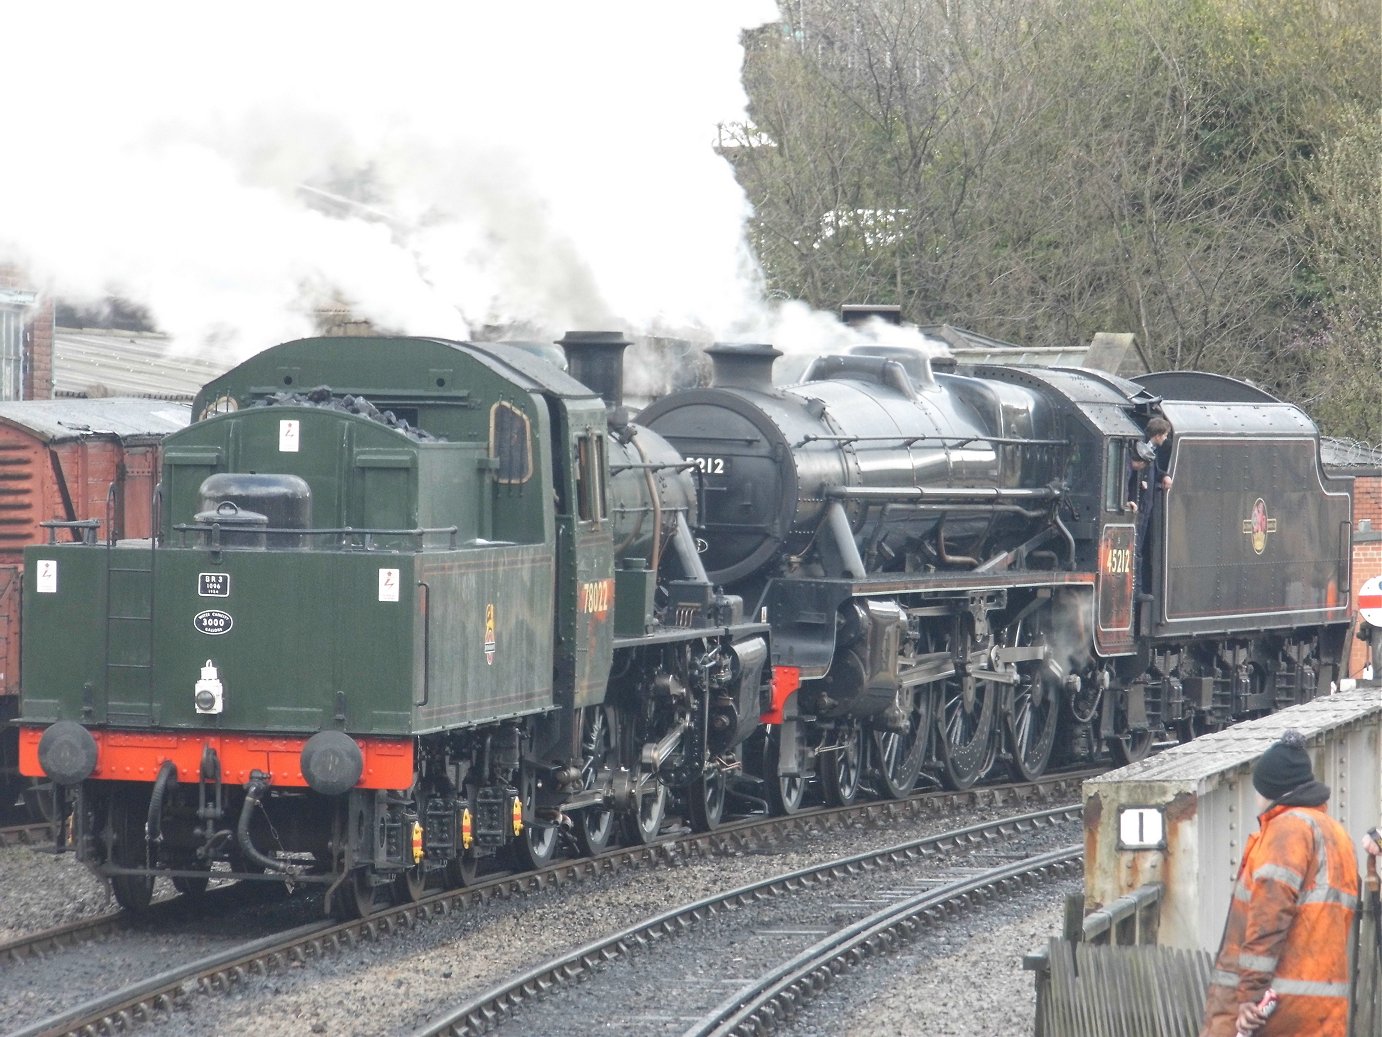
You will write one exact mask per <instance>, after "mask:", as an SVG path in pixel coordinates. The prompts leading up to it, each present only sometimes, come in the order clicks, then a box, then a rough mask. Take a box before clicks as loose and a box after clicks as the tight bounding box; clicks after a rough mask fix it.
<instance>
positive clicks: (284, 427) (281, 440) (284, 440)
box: [278, 418, 298, 454]
mask: <svg viewBox="0 0 1382 1037" xmlns="http://www.w3.org/2000/svg"><path fill="white" fill-rule="evenodd" d="M278 452H279V453H281V454H296V453H297V452H298V421H297V418H285V419H284V420H282V421H280V422H279V423H278Z"/></svg>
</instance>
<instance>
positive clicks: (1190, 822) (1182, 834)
mask: <svg viewBox="0 0 1382 1037" xmlns="http://www.w3.org/2000/svg"><path fill="white" fill-rule="evenodd" d="M1290 728H1295V729H1296V730H1298V731H1300V732H1301V733H1302V734H1304V735H1305V737H1306V740H1307V743H1308V745H1309V749H1310V756H1311V759H1312V763H1313V766H1314V770H1315V776H1316V777H1317V778H1318V779H1319V780H1320V781H1323V782H1325V783H1326V784H1327V785H1329V786H1330V788H1331V789H1332V790H1333V794H1332V795H1331V797H1330V800H1329V812H1330V813H1331V814H1332V815H1333V816H1334V817H1336V818H1338V820H1339V821H1340V822H1341V823H1343V825H1344V826H1345V827H1346V828H1347V829H1348V831H1349V833H1350V834H1352V835H1353V836H1354V838H1355V841H1356V842H1358V844H1359V847H1360V854H1361V843H1362V839H1361V836H1362V834H1363V832H1365V831H1366V830H1367V829H1368V828H1369V827H1371V826H1373V825H1375V824H1377V823H1378V820H1379V818H1380V817H1382V769H1379V758H1382V754H1379V741H1380V740H1382V688H1379V687H1375V686H1373V687H1358V688H1355V689H1353V690H1351V691H1346V692H1341V693H1339V694H1337V695H1331V696H1328V697H1325V698H1320V699H1316V700H1315V701H1313V702H1309V703H1306V704H1304V705H1300V706H1293V707H1291V708H1289V709H1285V710H1282V711H1280V712H1278V713H1274V714H1272V715H1271V716H1267V717H1262V718H1261V719H1259V720H1252V721H1248V722H1246V723H1242V724H1237V725H1235V726H1233V727H1231V728H1229V729H1228V730H1226V731H1221V732H1218V733H1215V734H1210V735H1204V736H1202V737H1200V738H1197V739H1195V740H1194V741H1193V742H1189V743H1187V744H1185V745H1180V746H1176V747H1174V748H1172V749H1168V750H1167V751H1165V752H1162V753H1159V754H1157V755H1156V756H1152V757H1149V758H1148V759H1146V760H1143V761H1141V762H1140V763H1135V764H1132V765H1130V766H1128V767H1123V768H1120V769H1119V770H1115V771H1110V772H1109V773H1107V774H1103V775H1100V776H1099V777H1097V778H1092V779H1090V780H1089V781H1086V782H1085V783H1084V797H1085V808H1084V824H1085V906H1086V909H1087V910H1094V909H1097V908H1100V907H1102V906H1105V905H1109V904H1112V903H1113V902H1114V901H1116V900H1117V899H1118V898H1119V897H1121V896H1124V895H1126V894H1130V893H1132V892H1133V891H1135V890H1137V889H1138V888H1139V887H1142V886H1144V885H1146V884H1148V883H1159V884H1161V885H1162V886H1163V887H1164V889H1163V895H1162V903H1161V918H1160V926H1159V932H1158V939H1157V942H1158V943H1159V944H1160V945H1161V946H1164V947H1181V948H1186V949H1199V950H1207V951H1211V952H1212V951H1214V950H1215V949H1216V948H1217V947H1218V943H1219V937H1220V935H1221V934H1222V932H1223V926H1224V919H1225V917H1226V916H1227V914H1228V901H1229V896H1230V894H1231V892H1232V888H1233V880H1234V877H1235V876H1236V874H1237V870H1238V865H1239V861H1240V859H1241V856H1242V853H1243V848H1244V845H1245V844H1246V842H1247V839H1248V837H1249V836H1250V835H1251V834H1252V833H1253V832H1254V831H1256V830H1257V816H1256V813H1257V812H1256V798H1255V797H1256V794H1255V792H1254V790H1253V787H1252V765H1253V763H1254V762H1255V761H1256V760H1257V758H1258V757H1259V756H1261V755H1262V753H1263V752H1264V751H1265V750H1266V748H1267V747H1268V746H1269V745H1271V744H1272V743H1273V742H1275V741H1276V740H1277V739H1278V738H1280V737H1281V734H1282V733H1283V732H1284V731H1286V730H1288V729H1290ZM1360 859H1361V858H1360Z"/></svg>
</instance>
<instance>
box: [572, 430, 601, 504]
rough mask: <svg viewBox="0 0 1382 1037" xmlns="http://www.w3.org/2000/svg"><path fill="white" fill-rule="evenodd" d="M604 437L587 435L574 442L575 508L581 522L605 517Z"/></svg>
mask: <svg viewBox="0 0 1382 1037" xmlns="http://www.w3.org/2000/svg"><path fill="white" fill-rule="evenodd" d="M604 471H605V437H604V436H603V435H600V434H599V433H594V432H591V433H587V434H586V435H584V436H582V437H581V438H580V439H578V440H577V441H576V507H577V511H578V517H579V518H580V520H581V521H582V522H600V521H602V520H603V519H604V517H605V480H604Z"/></svg>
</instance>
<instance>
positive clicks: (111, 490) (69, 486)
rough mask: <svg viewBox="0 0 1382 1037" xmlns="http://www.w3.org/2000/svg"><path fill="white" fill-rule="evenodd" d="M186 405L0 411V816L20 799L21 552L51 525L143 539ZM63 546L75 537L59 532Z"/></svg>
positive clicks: (84, 403)
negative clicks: (164, 456) (170, 437)
mask: <svg viewBox="0 0 1382 1037" xmlns="http://www.w3.org/2000/svg"><path fill="white" fill-rule="evenodd" d="M189 419H190V408H189V407H188V406H187V405H186V404H182V403H173V402H169V401H167V400H145V399H134V398H127V397H110V398H107V399H95V400H79V399H71V400H17V401H10V402H3V403H0V813H3V812H4V811H6V810H8V808H9V807H10V806H11V804H13V803H14V800H15V796H16V795H17V793H18V770H17V766H18V759H17V754H18V745H17V741H16V737H15V735H16V732H15V730H14V728H12V727H10V726H9V723H10V721H11V720H12V719H14V717H15V715H16V714H17V710H18V702H19V589H20V583H21V580H20V577H21V574H22V572H23V558H24V548H25V547H26V546H27V545H29V544H41V543H44V542H46V541H47V539H48V535H49V531H48V530H46V529H43V528H41V526H40V525H39V523H41V522H45V521H48V520H51V519H57V520H60V521H68V522H73V521H84V520H88V519H96V520H98V521H99V522H100V523H101V527H100V531H99V534H98V535H99V536H101V537H105V536H106V535H107V533H108V532H111V531H113V532H114V534H115V536H116V537H117V538H121V539H137V538H140V537H147V536H148V535H149V531H150V528H151V526H152V508H153V492H154V486H155V485H156V484H157V482H158V473H159V461H160V453H159V451H160V444H161V443H162V441H163V437H164V436H166V435H167V434H168V433H170V432H175V431H177V430H178V429H180V428H182V427H184V426H185V425H186V424H187V423H188V421H189ZM62 535H63V536H64V537H71V536H75V535H76V534H75V533H73V532H69V531H62Z"/></svg>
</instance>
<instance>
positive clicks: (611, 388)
mask: <svg viewBox="0 0 1382 1037" xmlns="http://www.w3.org/2000/svg"><path fill="white" fill-rule="evenodd" d="M632 344H633V343H631V342H630V341H629V340H628V339H626V338H625V337H624V336H623V335H622V334H621V333H620V332H618V331H568V332H567V333H566V334H565V335H564V336H562V337H561V338H560V339H558V340H557V345H559V346H561V348H562V349H564V350H566V363H567V366H568V368H569V373H570V375H571V377H572V378H574V379H576V381H578V382H580V383H581V384H582V385H585V386H588V387H589V388H591V389H594V390H595V391H596V392H597V393H599V394H600V398H601V399H602V400H604V401H605V407H606V408H607V409H608V410H609V411H610V412H611V413H613V412H614V411H615V410H617V409H619V408H620V407H622V406H624V350H625V348H627V347H628V346H631V345H632Z"/></svg>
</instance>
